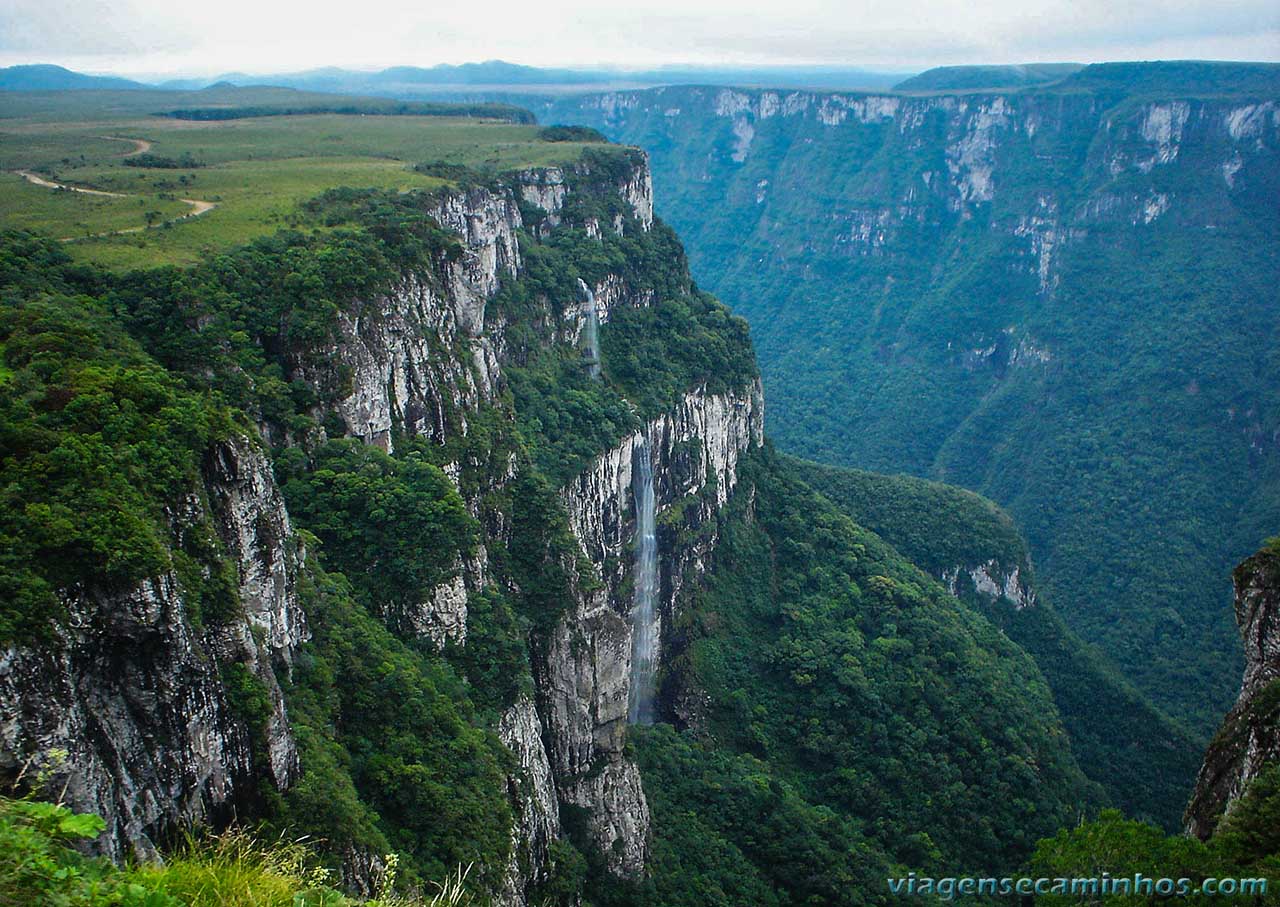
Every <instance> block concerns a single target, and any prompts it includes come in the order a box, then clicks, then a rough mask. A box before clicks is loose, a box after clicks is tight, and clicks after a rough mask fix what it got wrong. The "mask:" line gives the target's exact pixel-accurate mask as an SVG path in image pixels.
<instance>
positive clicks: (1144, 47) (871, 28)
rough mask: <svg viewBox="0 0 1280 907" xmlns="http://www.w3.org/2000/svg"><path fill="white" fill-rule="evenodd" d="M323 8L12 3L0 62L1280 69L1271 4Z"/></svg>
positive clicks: (124, 68)
mask: <svg viewBox="0 0 1280 907" xmlns="http://www.w3.org/2000/svg"><path fill="white" fill-rule="evenodd" d="M359 12H360V16H359V18H358V19H354V18H353V15H352V12H351V11H350V9H347V10H340V9H338V8H337V7H332V8H328V9H318V8H316V7H315V6H314V5H312V4H307V3H303V2H301V0H284V2H281V3H276V4H271V5H269V6H268V5H263V4H260V3H251V2H250V0H227V2H224V3H220V4H216V5H209V4H200V3H196V2H194V0H176V2H172V3H161V2H159V0H122V2H119V3H115V2H113V3H110V4H108V3H107V2H105V0H90V2H88V3H85V2H72V0H39V2H37V0H11V2H10V3H8V4H6V6H5V8H4V9H3V10H0V66H9V65H16V64H24V63H57V64H59V65H63V66H67V67H68V68H71V69H77V70H81V71H86V72H95V73H112V74H118V75H130V76H137V77H153V78H155V77H169V76H182V75H186V76H210V75H216V74H219V73H223V72H228V71H237V70H238V71H247V72H252V73H255V74H272V73H284V72H292V71H298V70H305V69H310V68H314V67H322V66H340V67H346V68H351V69H381V68H384V67H387V66H394V65H417V66H431V65H435V64H439V63H455V64H456V63H464V62H469V61H478V60H492V59H502V60H509V61H512V62H518V63H522V64H526V65H533V66H562V67H577V68H586V67H614V68H620V69H624V70H625V69H641V68H648V67H657V66H662V65H687V66H698V65H703V66H711V65H714V66H725V67H730V66H753V67H761V66H799V65H808V66H847V67H867V68H880V69H893V70H900V71H909V70H921V69H927V68H929V67H932V66H940V65H955V64H966V63H982V64H1008V63H1030V62H1081V63H1090V62H1103V61H1108V60H1139V59H1222V60H1226V59H1235V60H1256V61H1280V5H1278V4H1276V3H1274V2H1272V0H1232V2H1229V3H1225V4H1224V3H1218V2H1213V0H1164V2H1156V3H1148V4H1142V3H1137V2H1133V0H1130V2H1124V3H1111V2H1107V0H1082V2H1078V3H1073V4H1070V5H1067V4H1061V3H1054V2H1052V0H1030V2H1014V0H993V2H992V3H988V4H984V5H981V6H976V7H975V6H972V5H970V4H967V3H961V2H959V0H902V2H900V3H897V4H894V5H893V6H892V7H885V6H884V5H877V4H872V3H870V2H868V0H863V2H861V3H838V2H835V0H797V2H795V3H791V4H788V5H787V7H786V8H785V9H780V8H779V7H778V5H777V4H773V3H765V2H762V0H745V2H731V0H696V2H693V3H690V2H683V0H654V2H652V3H649V4H646V5H645V8H644V9H638V8H633V9H621V10H620V9H611V8H606V7H602V6H600V5H598V4H591V3H587V2H584V0H547V2H545V3H544V4H543V5H542V7H541V8H540V14H539V15H538V16H537V17H536V18H533V17H530V16H529V15H528V14H527V9H526V8H524V7H522V5H520V4H517V3H516V2H514V0H495V2H494V3H492V4H491V5H490V6H489V7H488V8H487V9H486V13H485V15H483V16H477V15H476V13H475V10H474V9H472V8H466V7H463V8H458V7H451V8H426V9H424V8H423V7H422V6H420V5H413V4H409V3H406V2H403V0H369V2H367V3H365V4H363V5H362V6H361V8H360V11H359Z"/></svg>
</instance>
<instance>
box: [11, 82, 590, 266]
mask: <svg viewBox="0 0 1280 907" xmlns="http://www.w3.org/2000/svg"><path fill="white" fill-rule="evenodd" d="M95 95H96V97H97V100H98V101H99V104H89V103H86V101H85V98H83V97H81V96H79V95H78V94H76V93H66V94H59V95H55V96H52V97H47V98H42V99H41V103H39V104H35V103H33V101H32V99H31V97H30V96H27V95H24V94H21V93H5V94H4V95H3V96H0V122H2V123H3V125H2V126H0V169H3V170H19V169H25V170H32V171H37V172H39V173H40V174H41V175H42V176H44V177H46V178H48V179H50V180H53V181H56V182H63V183H66V184H69V185H74V186H80V187H86V188H92V189H96V190H100V191H105V192H113V193H119V194H121V195H125V196H127V197H126V198H110V197H104V196H92V195H88V194H85V193H66V192H56V191H54V190H51V189H44V188H41V187H37V186H23V185H21V184H19V183H18V182H17V180H18V179H19V178H18V177H16V176H10V175H3V176H0V212H3V214H2V215H0V226H6V227H26V228H30V229H39V230H46V231H48V232H50V233H52V234H53V235H55V236H57V237H59V238H78V239H79V241H78V242H77V243H75V244H74V245H73V246H72V247H71V249H70V250H69V251H70V253H71V254H72V255H73V256H75V257H76V259H77V260H80V261H91V262H95V263H99V264H104V265H107V266H108V267H111V268H113V269H116V270H122V271H123V270H128V269H132V268H137V267H150V266H157V265H163V264H181V265H192V264H195V263H197V262H199V261H201V260H203V259H204V258H205V257H207V256H208V254H209V253H211V252H219V251H225V250H229V249H232V248H234V247H236V246H239V245H241V244H243V243H245V242H248V241H250V240H252V239H254V238H257V237H262V236H268V235H271V234H273V233H275V232H276V231H278V230H279V229H281V228H282V227H285V226H289V225H295V226H296V225H298V224H299V223H300V222H301V221H302V220H303V219H304V218H302V217H301V212H300V211H299V206H300V205H301V204H302V203H303V202H305V201H307V200H308V199H311V198H314V197H315V196H317V195H320V194H322V193H323V192H325V191H326V190H328V189H333V188H337V187H349V188H354V189H360V188H377V189H386V190H392V191H398V192H399V191H406V190H411V189H430V188H433V187H438V186H440V185H442V181H441V180H440V179H438V178H434V177H431V176H426V175H423V174H420V173H417V172H415V171H414V169H413V164H415V163H417V162H419V161H422V160H427V159H439V160H441V161H446V162H448V163H451V164H461V165H464V166H466V167H468V168H473V169H477V170H482V171H486V172H489V173H491V174H492V173H497V172H502V171H508V170H514V169H518V168H522V167H530V166H542V165H549V164H565V163H571V162H573V161H574V160H576V159H577V158H578V157H579V155H580V154H581V153H582V152H583V150H584V149H587V148H592V147H594V148H595V149H597V150H596V152H595V153H596V154H598V155H603V156H608V155H609V154H610V153H612V152H610V151H605V150H600V146H599V139H598V138H592V137H584V138H582V139H566V140H563V141H557V142H548V141H543V140H541V138H540V137H539V130H538V128H537V127H536V126H533V125H524V123H526V122H527V120H528V115H527V113H525V112H524V111H518V110H517V109H516V108H501V109H495V112H496V113H497V114H499V115H501V116H502V117H503V118H505V119H506V120H509V121H511V122H496V121H492V120H479V119H474V118H472V115H473V114H480V113H482V112H484V111H488V110H490V108H488V107H482V108H475V109H473V108H470V107H465V108H464V109H461V110H454V109H452V107H453V105H443V107H440V106H437V105H431V104H402V103H399V102H390V101H388V102H381V101H377V100H372V101H368V104H372V105H373V107H371V108H369V109H368V110H366V109H365V106H362V105H365V103H366V102H365V101H361V102H360V103H358V104H338V103H335V102H334V100H333V97H332V96H325V95H316V96H308V95H302V94H300V93H298V92H287V91H281V90H278V89H217V90H211V91H209V92H194V93H190V94H187V95H177V96H175V95H174V94H173V93H170V92H152V91H130V92H122V93H120V94H119V95H105V94H101V95H100V94H97V93H95ZM175 97H176V98H179V99H180V98H182V97H188V98H206V97H207V99H208V101H209V102H210V103H214V102H216V103H218V105H219V106H218V107H217V108H216V109H217V110H218V111H222V112H225V111H228V110H231V111H234V110H235V109H240V108H244V107H262V108H266V109H268V110H269V111H270V112H271V113H272V114H273V115H272V116H269V117H267V116H251V117H245V118H237V119H230V120H226V119H218V120H214V121H201V122H192V121H191V120H186V121H176V120H173V119H169V118H164V117H159V118H158V117H155V116H153V115H152V114H153V113H154V112H155V111H156V110H157V109H160V107H161V105H169V106H170V107H171V106H172V105H173V104H174V103H175ZM111 99H115V103H111V104H109V105H106V104H104V103H103V102H105V101H108V100H111ZM299 99H301V100H299ZM317 99H319V100H317ZM259 101H260V103H258V102H259ZM104 110H110V111H111V112H110V114H104V113H103V111H104ZM325 111H332V112H325ZM368 112H379V113H395V114H397V115H395V116H367V115H362V114H363V113H368ZM140 139H145V140H147V141H148V142H150V143H151V146H152V147H151V148H150V149H149V150H146V151H144V152H142V153H140V154H129V156H126V154H128V153H130V152H132V151H133V149H132V148H131V147H130V146H131V144H133V143H135V142H136V141H137V140H140ZM183 198H189V199H198V200H201V201H204V202H211V203H214V204H216V205H217V207H216V208H214V209H213V210H211V211H209V212H208V213H206V214H203V215H201V216H200V217H196V218H192V219H189V220H182V221H177V222H172V223H169V224H168V226H167V227H165V228H164V229H156V230H147V231H146V232H145V233H137V232H134V233H125V234H122V235H106V236H97V235H94V236H92V237H91V238H89V234H102V233H111V232H113V231H121V230H126V229H131V228H139V227H144V226H151V225H153V224H155V225H158V224H160V223H161V222H163V221H172V220H173V218H175V217H178V216H180V215H183V214H186V213H187V212H188V211H189V210H191V206H190V205H187V204H184V203H183V202H181V201H179V199H183ZM149 212H153V214H152V217H151V218H150V219H148V218H147V217H146V215H147V214H148V213H149Z"/></svg>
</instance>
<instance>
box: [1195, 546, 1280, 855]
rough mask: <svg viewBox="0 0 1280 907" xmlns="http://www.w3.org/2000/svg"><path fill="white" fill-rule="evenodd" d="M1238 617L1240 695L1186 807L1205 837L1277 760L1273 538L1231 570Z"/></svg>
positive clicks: (1279, 638) (1278, 607) (1279, 713)
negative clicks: (1241, 671)
mask: <svg viewBox="0 0 1280 907" xmlns="http://www.w3.org/2000/svg"><path fill="white" fill-rule="evenodd" d="M1233 578H1234V580H1235V588H1236V597H1235V612H1236V623H1238V624H1239V626H1240V635H1241V638H1242V640H1243V642H1244V655H1245V668H1244V679H1243V681H1242V683H1241V685H1240V698H1239V699H1238V700H1237V701H1236V704H1235V706H1234V707H1233V708H1232V709H1231V711H1230V712H1229V713H1228V714H1227V717H1226V720H1225V721H1223V723H1222V728H1221V730H1219V731H1218V734H1217V736H1215V737H1214V739H1213V742H1212V743H1211V744H1210V745H1209V750H1208V752H1207V753H1205V757H1204V765H1203V767H1202V768H1201V769H1200V775H1199V777H1198V778H1197V779H1196V786H1195V791H1194V793H1193V794H1192V796H1191V803H1190V805H1189V806H1188V807H1187V814H1186V823H1187V832H1188V833H1189V834H1193V835H1195V836H1197V837H1199V838H1208V837H1209V836H1210V835H1212V834H1213V832H1214V829H1216V828H1217V827H1218V823H1219V822H1220V821H1221V820H1222V818H1223V816H1225V815H1226V814H1227V813H1229V812H1230V811H1231V807H1232V804H1234V803H1235V802H1236V800H1238V799H1239V798H1240V797H1241V795H1243V794H1244V792H1245V791H1246V790H1247V789H1248V787H1249V784H1250V782H1252V781H1253V779H1254V778H1256V777H1257V776H1258V774H1259V773H1260V772H1261V771H1262V769H1263V768H1264V767H1265V766H1267V765H1269V764H1272V763H1274V762H1277V761H1280V545H1277V544H1276V543H1271V544H1269V545H1268V546H1267V547H1265V548H1263V549H1262V550H1261V551H1259V552H1258V553H1257V554H1255V555H1253V556H1252V557H1250V558H1248V559H1247V560H1245V561H1244V562H1243V563H1241V564H1240V566H1239V567H1237V568H1236V570H1235V574H1234V577H1233Z"/></svg>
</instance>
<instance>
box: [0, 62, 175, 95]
mask: <svg viewBox="0 0 1280 907" xmlns="http://www.w3.org/2000/svg"><path fill="white" fill-rule="evenodd" d="M150 87H151V86H149V85H144V84H142V83H141V82H135V81H133V80H132V79H121V78H119V77H117V76H91V75H86V74H85V73H82V72H74V71H72V70H70V69H67V68H66V67H63V66H55V65H53V64H52V63H32V64H29V65H24V66H8V67H5V68H3V69H0V91H68V90H80V89H99V90H103V89H106V90H114V91H119V90H130V91H136V90H138V89H141V88H150Z"/></svg>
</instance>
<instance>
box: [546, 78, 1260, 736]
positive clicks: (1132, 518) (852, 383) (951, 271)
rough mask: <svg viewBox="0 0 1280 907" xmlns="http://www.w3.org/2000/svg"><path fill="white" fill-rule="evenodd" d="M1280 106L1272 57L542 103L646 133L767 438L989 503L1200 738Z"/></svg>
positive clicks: (621, 132) (1064, 598)
mask: <svg viewBox="0 0 1280 907" xmlns="http://www.w3.org/2000/svg"><path fill="white" fill-rule="evenodd" d="M1278 100H1280V84H1278V81H1277V75H1276V68H1275V67H1273V66H1264V65H1256V66H1251V65H1247V64H1207V63H1205V64H1174V63H1170V64H1106V65H1095V66H1089V67H1085V68H1084V69H1083V70H1081V71H1079V72H1077V73H1075V74H1073V75H1070V76H1068V77H1067V78H1065V79H1063V80H1062V81H1060V82H1057V83H1055V84H1052V85H1040V86H1031V87H1028V88H1025V89H1022V90H1011V91H1005V92H991V91H971V92H940V93H931V94H914V95H913V94H896V95H895V94H867V93H830V92H812V91H770V90H764V89H754V90H745V89H744V90H732V89H725V88H709V87H672V88H658V89H651V90H643V91H631V92H610V93H605V94H595V95H581V96H575V97H568V98H559V99H555V100H547V101H546V102H545V103H544V104H543V106H542V107H541V108H539V109H538V112H539V116H540V117H541V118H542V119H543V120H545V121H549V122H566V123H583V124H585V125H590V126H593V127H596V128H599V129H601V130H602V131H604V132H605V133H606V134H608V135H609V136H611V137H612V138H614V139H616V140H620V141H626V142H630V143H634V144H637V145H639V146H641V147H643V148H645V149H646V150H648V151H649V153H650V154H651V155H652V157H653V160H654V173H655V176H654V179H655V182H656V184H657V185H658V187H659V189H660V190H661V194H662V210H663V213H664V214H665V216H666V217H667V218H669V219H670V220H671V222H672V223H673V224H674V225H675V226H676V227H677V228H678V229H679V230H680V232H681V234H682V236H683V237H684V238H685V241H686V243H687V244H688V247H689V250H690V258H691V264H692V268H693V271H694V274H695V275H696V276H697V278H698V279H699V280H701V281H703V282H704V283H705V284H706V285H707V286H708V287H709V288H710V289H711V290H712V291H714V292H716V293H717V294H718V295H720V296H721V297H722V298H723V299H725V300H726V301H727V302H728V303H729V304H730V305H731V306H732V307H733V308H734V310H735V311H737V312H739V313H741V314H743V315H745V316H746V317H747V319H748V320H749V321H750V322H751V323H752V334H753V339H754V342H755V344H756V347H757V349H758V351H759V354H760V362H761V372H762V375H763V378H764V383H765V386H766V388H767V389H768V391H769V396H770V401H771V405H770V426H769V430H770V433H771V435H772V436H773V437H774V438H775V439H776V440H777V441H778V442H779V444H780V445H782V446H783V447H784V448H785V449H787V450H789V451H792V452H794V453H796V454H799V455H801V456H805V457H809V458H812V459H815V460H819V461H822V462H826V463H831V464H835V465H845V466H856V467H861V468H865V469H872V470H881V471H894V472H896V471H906V472H909V473H912V474H915V475H918V476H922V477H928V478H933V479H939V480H942V481H946V482H952V483H955V484H958V485H961V486H964V487H968V488H971V489H974V490H976V491H979V492H981V493H983V494H985V495H987V496H989V497H991V498H993V499H994V500H996V501H998V502H999V503H1001V504H1002V505H1003V506H1005V507H1006V508H1008V510H1009V511H1010V512H1011V513H1012V515H1013V516H1014V518H1015V520H1017V522H1018V524H1019V526H1020V528H1021V529H1022V531H1023V532H1024V533H1025V534H1026V536H1027V539H1028V541H1029V543H1030V545H1031V550H1032V553H1033V554H1034V556H1035V560H1036V564H1037V568H1038V574H1039V578H1040V582H1041V585H1042V587H1043V589H1044V591H1045V592H1046V594H1047V595H1048V597H1049V598H1051V599H1052V600H1053V602H1054V603H1055V604H1056V605H1057V607H1058V609H1059V610H1060V612H1061V614H1062V615H1063V618H1064V620H1065V621H1066V623H1067V624H1068V625H1069V627H1070V628H1071V629H1072V630H1073V631H1074V632H1076V633H1078V634H1079V635H1080V636H1081V637H1083V638H1084V639H1085V640H1087V641H1089V642H1091V643H1094V644H1096V645H1098V646H1099V647H1100V649H1101V650H1102V652H1103V653H1104V655H1105V656H1106V657H1107V658H1109V659H1110V660H1111V661H1112V662H1114V664H1116V665H1117V666H1118V667H1119V668H1120V670H1121V671H1122V673H1123V674H1124V675H1125V676H1126V677H1127V678H1129V679H1130V680H1132V681H1133V683H1134V684H1135V685H1136V686H1138V687H1139V688H1140V689H1141V691H1142V693H1143V694H1144V695H1145V696H1146V697H1147V698H1149V699H1151V700H1152V701H1153V702H1154V703H1155V704H1156V705H1157V706H1158V707H1159V708H1161V709H1162V710H1163V711H1165V712H1166V713H1167V714H1170V715H1173V716H1175V717H1176V718H1177V719H1179V720H1184V719H1185V721H1186V723H1187V725H1188V727H1189V728H1191V729H1192V731H1193V733H1195V734H1197V735H1204V734H1207V733H1208V729H1209V728H1211V727H1212V726H1213V724H1214V723H1215V722H1216V720H1217V716H1218V715H1219V714H1220V711H1221V709H1223V708H1225V707H1226V705H1227V704H1228V702H1229V699H1230V696H1231V691H1232V687H1233V685H1234V677H1235V675H1236V673H1237V666H1238V657H1239V656H1238V653H1237V650H1236V647H1235V644H1234V640H1233V633H1232V629H1231V626H1230V622H1229V621H1228V620H1227V619H1226V614H1227V609H1226V607H1225V604H1226V602H1227V601H1228V600H1229V589H1228V583H1227V581H1226V580H1227V576H1228V573H1229V571H1230V568H1231V565H1232V564H1234V563H1235V562H1236V561H1238V560H1239V559H1240V558H1241V557H1242V556H1244V555H1245V554H1246V553H1247V552H1249V551H1251V550H1253V549H1254V548H1255V547H1256V545H1257V543H1258V541H1259V539H1261V538H1262V537H1264V536H1265V535H1266V534H1267V533H1268V532H1269V531H1271V528H1272V527H1274V525H1275V524H1276V521H1277V518H1278V517H1280V514H1278V513H1277V511H1276V508H1275V505H1274V502H1275V500H1276V497H1275V489H1276V488H1277V487H1278V486H1277V480H1278V475H1277V468H1278V467H1280V448H1277V446H1276V437H1277V430H1278V429H1280V423H1277V421H1276V413H1277V412H1280V409H1278V408H1277V400H1276V398H1275V388H1276V387H1277V386H1278V384H1280V382H1278V381H1277V375H1276V369H1275V362H1274V357H1273V356H1272V355H1271V351H1272V350H1273V349H1274V348H1275V346H1276V336H1275V325H1276V319H1275V315H1276V312H1277V311H1280V298H1278V297H1277V295H1276V287H1277V286H1280V261H1278V260H1277V257H1276V253H1275V250H1276V248H1277V242H1276V237H1277V235H1278V233H1280V219H1278V218H1277V210H1280V209H1277V206H1276V205H1275V199H1276V197H1277V193H1278V192H1280V144H1278V142H1280V108H1277V102H1278ZM1135 262H1139V263H1141V264H1140V266H1135ZM1206 685H1207V687H1206ZM1206 689H1207V690H1208V691H1209V694H1208V695H1207V696H1206V695H1205V690H1206Z"/></svg>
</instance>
